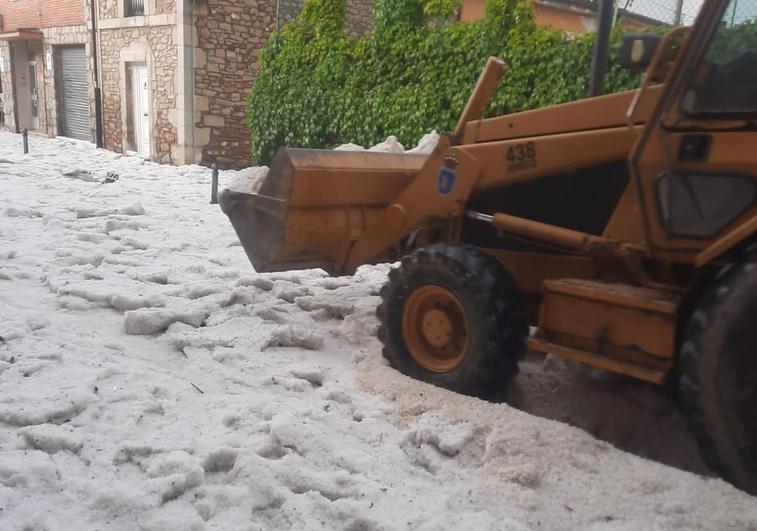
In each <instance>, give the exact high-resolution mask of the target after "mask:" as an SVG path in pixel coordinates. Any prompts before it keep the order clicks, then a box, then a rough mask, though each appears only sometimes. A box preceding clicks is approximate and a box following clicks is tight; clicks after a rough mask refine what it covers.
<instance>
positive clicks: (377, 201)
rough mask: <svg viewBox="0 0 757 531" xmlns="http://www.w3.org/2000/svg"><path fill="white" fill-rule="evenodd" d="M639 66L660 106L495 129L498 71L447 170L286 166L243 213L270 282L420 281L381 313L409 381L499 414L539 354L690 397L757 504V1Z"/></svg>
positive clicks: (538, 119) (604, 101) (236, 197)
mask: <svg viewBox="0 0 757 531" xmlns="http://www.w3.org/2000/svg"><path fill="white" fill-rule="evenodd" d="M621 56H622V57H621V60H622V61H623V62H624V63H625V64H626V66H631V67H636V68H638V69H640V70H642V69H645V70H646V73H645V75H644V77H643V82H642V84H641V86H640V88H639V89H637V90H633V91H628V92H623V93H617V94H610V95H603V96H598V97H592V98H587V99H584V100H580V101H576V102H572V103H567V104H563V105H556V106H553V107H549V108H544V109H538V110H532V111H526V112H521V113H516V114H510V115H503V116H498V117H495V118H487V119H482V113H483V110H484V108H485V107H486V105H487V102H488V101H489V99H490V97H491V95H492V94H493V92H494V90H495V89H496V87H497V85H498V83H499V81H500V78H501V77H502V75H503V73H504V69H505V68H504V65H503V64H502V63H501V62H500V61H498V60H496V59H490V60H489V62H488V63H487V66H486V68H485V70H484V72H483V74H482V75H481V78H480V79H479V82H478V84H477V86H476V89H475V91H474V92H473V94H472V96H471V98H470V100H469V102H468V105H467V107H466V109H465V111H464V112H463V115H462V116H461V118H460V121H459V123H458V125H457V127H456V130H455V131H454V132H453V133H452V134H450V135H447V136H443V137H442V138H441V140H440V142H439V144H438V146H437V147H436V149H435V151H434V152H433V153H432V154H431V155H430V156H415V155H392V154H381V153H363V152H339V151H325V150H302V149H290V148H282V149H280V150H279V152H278V153H277V155H276V157H275V159H274V161H273V163H272V165H271V171H270V173H269V175H268V177H267V178H266V179H265V181H264V182H263V184H262V186H261V187H260V189H259V190H258V192H257V193H254V194H252V193H250V194H243V193H238V192H231V191H225V192H224V193H223V194H222V195H221V198H220V202H221V206H222V208H223V210H224V212H225V213H226V214H227V215H228V216H229V218H230V219H231V221H232V224H233V225H234V228H235V230H236V232H237V234H238V236H239V238H240V240H241V242H242V244H243V246H244V248H245V250H246V252H247V254H248V256H249V258H250V260H251V262H252V264H253V266H254V267H255V269H256V270H257V271H261V272H262V271H276V270H285V269H302V268H315V267H318V268H323V269H325V270H327V271H328V272H330V273H331V274H335V275H344V274H351V273H352V272H354V271H355V269H356V268H357V267H358V266H360V265H362V264H370V263H378V262H393V261H397V260H401V263H400V265H399V266H398V267H396V268H394V269H393V270H392V271H391V273H390V274H389V280H388V282H387V284H386V285H385V286H384V288H383V290H382V291H381V299H382V302H381V304H380V306H379V308H378V312H377V313H378V317H379V320H380V324H381V326H380V329H379V338H380V340H381V341H382V343H383V345H384V350H383V352H384V356H385V357H386V358H387V359H388V360H389V362H390V364H391V365H392V366H393V367H395V368H396V369H398V370H400V371H402V372H403V373H405V374H408V375H410V376H412V377H414V378H418V379H420V380H423V381H426V382H430V383H432V384H435V385H439V386H442V387H446V388H448V389H452V390H454V391H458V392H461V393H466V394H470V395H474V396H478V397H482V398H487V397H490V396H492V394H494V393H499V392H500V391H501V390H502V388H503V387H505V386H506V385H507V382H508V380H510V379H511V378H513V377H514V376H515V375H516V373H517V370H518V360H519V358H520V357H521V356H522V354H523V353H524V351H525V349H526V348H528V349H531V350H532V351H539V352H545V353H552V354H554V355H557V356H560V357H563V358H565V359H568V360H572V361H575V362H581V363H585V364H589V365H593V366H596V367H600V368H602V369H605V370H608V371H613V372H616V373H620V374H624V375H627V376H630V377H633V378H638V379H641V380H646V381H648V382H654V383H655V384H663V383H664V382H673V383H674V384H675V385H676V386H677V389H678V394H679V397H680V402H681V404H682V406H683V408H684V410H685V411H686V412H687V413H688V415H689V417H690V419H691V421H692V425H693V427H694V430H695V432H696V434H697V436H698V438H699V440H700V443H701V447H702V450H703V453H704V456H705V458H706V459H707V460H708V462H709V463H710V464H711V465H712V466H714V467H715V468H716V469H717V470H719V471H720V472H721V473H722V474H723V475H724V477H726V478H727V479H729V480H730V481H732V482H733V483H734V484H736V485H737V486H739V487H741V488H743V489H746V490H748V491H750V492H752V493H755V492H757V199H756V198H757V1H751V2H750V1H739V0H705V2H704V4H703V7H702V9H701V12H700V14H699V16H698V18H697V20H696V22H695V23H694V25H693V27H691V28H687V29H677V30H673V31H671V32H669V33H668V34H667V35H666V36H665V37H660V36H655V35H651V34H638V35H630V36H626V38H625V40H624V43H623V50H622V53H621ZM529 325H530V326H533V327H535V330H536V331H535V332H534V333H533V334H530V335H529Z"/></svg>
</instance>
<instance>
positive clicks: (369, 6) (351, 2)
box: [345, 0, 374, 35]
mask: <svg viewBox="0 0 757 531" xmlns="http://www.w3.org/2000/svg"><path fill="white" fill-rule="evenodd" d="M373 2H374V0H347V16H346V21H345V26H346V29H347V31H348V32H350V33H353V34H355V35H365V34H366V33H370V32H371V30H372V29H373Z"/></svg>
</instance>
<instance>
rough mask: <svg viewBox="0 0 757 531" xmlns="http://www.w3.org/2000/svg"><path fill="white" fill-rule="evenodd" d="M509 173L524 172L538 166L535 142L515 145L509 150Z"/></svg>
mask: <svg viewBox="0 0 757 531" xmlns="http://www.w3.org/2000/svg"><path fill="white" fill-rule="evenodd" d="M505 158H506V159H507V171H522V170H527V169H528V168H533V167H534V166H536V146H535V145H534V143H533V142H525V143H523V144H515V145H512V146H510V147H509V148H507V156H506V157H505Z"/></svg>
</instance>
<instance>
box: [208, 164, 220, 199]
mask: <svg viewBox="0 0 757 531" xmlns="http://www.w3.org/2000/svg"><path fill="white" fill-rule="evenodd" d="M211 168H212V169H213V181H212V182H211V184H210V204H211V205H217V204H218V166H217V165H216V164H215V163H214V164H213V165H212V166H211Z"/></svg>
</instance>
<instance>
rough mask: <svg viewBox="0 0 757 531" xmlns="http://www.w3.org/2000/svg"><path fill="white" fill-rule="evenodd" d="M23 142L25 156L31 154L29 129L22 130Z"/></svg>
mask: <svg viewBox="0 0 757 531" xmlns="http://www.w3.org/2000/svg"><path fill="white" fill-rule="evenodd" d="M21 140H23V142H24V155H26V154H27V153H29V130H28V129H22V130H21Z"/></svg>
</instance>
